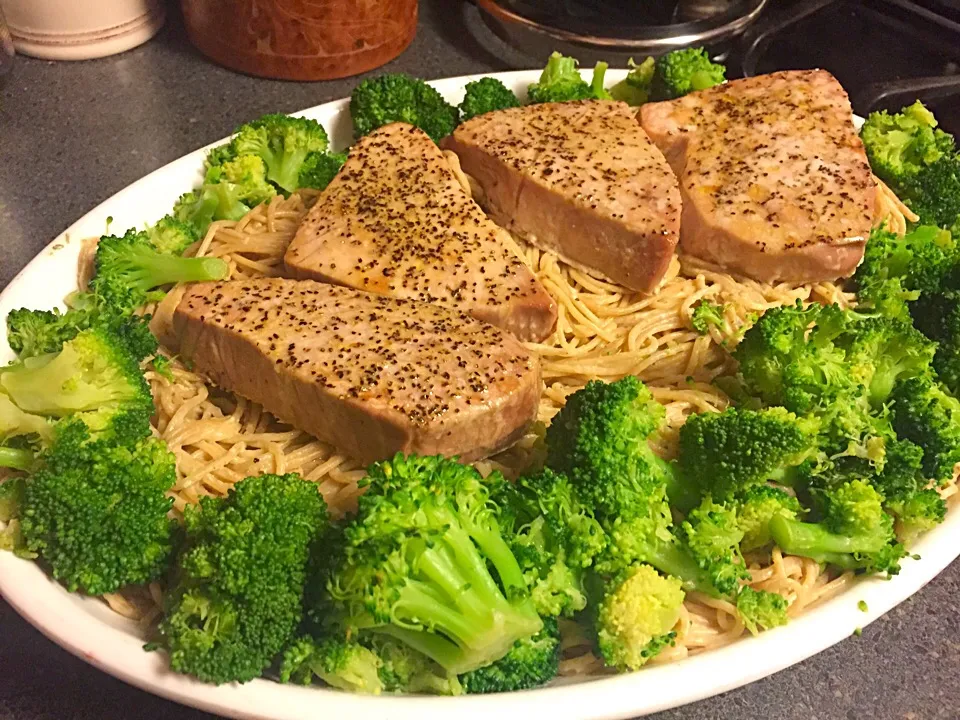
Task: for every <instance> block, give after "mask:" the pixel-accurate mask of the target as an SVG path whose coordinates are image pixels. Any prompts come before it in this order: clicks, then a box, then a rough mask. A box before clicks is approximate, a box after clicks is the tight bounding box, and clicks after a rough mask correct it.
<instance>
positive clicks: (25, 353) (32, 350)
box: [7, 308, 93, 359]
mask: <svg viewBox="0 0 960 720" xmlns="http://www.w3.org/2000/svg"><path fill="white" fill-rule="evenodd" d="M92 321H93V315H92V314H91V313H88V312H75V311H67V312H66V313H64V312H61V311H60V310H59V309H54V310H28V309H27V308H19V309H18V310H11V311H10V312H9V313H8V314H7V340H8V341H9V343H10V348H11V349H12V350H13V351H14V352H15V353H16V354H17V355H18V356H19V357H21V358H24V359H25V358H28V357H34V356H35V355H46V354H47V353H52V352H57V351H58V350H59V349H60V348H61V347H63V344H64V343H65V342H66V341H67V340H70V339H72V338H74V337H76V335H77V333H78V332H80V331H81V330H86V329H87V328H89V327H90V325H91V323H92Z"/></svg>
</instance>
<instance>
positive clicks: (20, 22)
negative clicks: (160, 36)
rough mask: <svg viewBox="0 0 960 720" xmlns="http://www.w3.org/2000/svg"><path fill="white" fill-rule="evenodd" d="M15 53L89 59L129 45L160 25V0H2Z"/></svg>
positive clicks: (162, 7) (162, 15)
mask: <svg viewBox="0 0 960 720" xmlns="http://www.w3.org/2000/svg"><path fill="white" fill-rule="evenodd" d="M0 5H2V7H3V10H4V12H5V13H6V16H7V25H8V26H9V28H10V34H11V35H12V36H13V44H14V47H16V49H17V52H20V53H23V54H24V55H32V56H33V57H38V58H44V59H47V60H88V59H90V58H98V57H105V56H107V55H115V54H116V53H120V52H123V51H124V50H129V49H130V48H133V47H136V46H137V45H140V44H142V43H145V42H146V41H147V40H149V39H150V38H152V37H153V36H154V35H156V34H157V32H158V31H159V30H160V28H161V27H162V26H163V21H164V19H165V16H166V7H165V5H164V0H0Z"/></svg>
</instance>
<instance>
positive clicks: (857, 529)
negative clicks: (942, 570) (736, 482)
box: [770, 480, 905, 575]
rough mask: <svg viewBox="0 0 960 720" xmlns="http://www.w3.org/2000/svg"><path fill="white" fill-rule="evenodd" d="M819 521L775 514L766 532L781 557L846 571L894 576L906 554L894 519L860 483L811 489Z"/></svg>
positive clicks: (879, 499) (873, 492)
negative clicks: (814, 562) (821, 564)
mask: <svg viewBox="0 0 960 720" xmlns="http://www.w3.org/2000/svg"><path fill="white" fill-rule="evenodd" d="M814 498H815V503H816V506H817V510H818V511H819V514H820V516H821V517H822V518H823V519H822V521H821V522H819V523H811V522H803V521H800V520H797V519H792V518H788V517H786V516H785V515H782V514H781V515H775V516H774V517H773V518H771V520H770V534H771V536H772V537H773V539H774V542H775V543H776V544H777V545H778V546H779V547H780V549H781V550H783V551H784V552H785V553H788V554H790V555H801V556H803V557H809V558H812V559H814V560H816V561H818V562H827V563H832V564H834V565H837V566H839V567H841V568H847V569H854V568H859V569H864V570H868V571H871V572H885V573H888V574H890V575H895V574H896V573H897V572H899V570H900V564H899V561H900V560H901V559H902V558H903V556H904V555H905V550H904V548H903V546H902V545H900V544H899V543H898V542H897V541H896V537H895V535H894V526H893V518H892V517H891V516H890V515H888V514H887V513H885V512H884V510H883V497H882V495H880V493H879V492H877V490H876V489H874V488H873V487H872V486H871V485H870V484H868V483H867V482H864V481H863V480H850V481H848V482H844V483H842V484H839V485H836V486H833V487H825V488H818V489H815V491H814Z"/></svg>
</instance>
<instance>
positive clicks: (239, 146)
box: [230, 114, 330, 204]
mask: <svg viewBox="0 0 960 720" xmlns="http://www.w3.org/2000/svg"><path fill="white" fill-rule="evenodd" d="M329 144H330V141H329V138H328V137H327V133H326V131H325V130H324V129H323V126H322V125H321V124H320V123H318V122H317V121H316V120H311V119H309V118H302V117H291V116H289V115H280V114H272V115H264V116H263V117H261V118H258V119H257V120H254V121H253V122H250V123H246V124H245V125H241V126H240V127H239V128H237V131H236V136H235V137H234V138H233V140H232V141H231V143H230V146H231V151H232V152H233V154H234V156H235V157H237V158H240V157H241V156H243V155H255V156H257V157H259V158H261V160H263V163H264V165H265V166H266V177H267V179H268V180H269V181H270V182H272V183H273V184H275V185H276V186H277V187H279V188H280V189H281V190H285V191H286V192H293V191H294V190H296V189H297V188H298V187H299V178H300V171H301V169H302V168H303V163H304V161H305V160H306V159H307V156H308V155H309V154H310V153H314V152H321V153H322V152H325V151H326V149H327V147H328V146H329ZM255 175H256V173H255ZM241 199H243V198H241ZM257 202H260V201H259V200H258V201H257ZM255 204H256V203H255Z"/></svg>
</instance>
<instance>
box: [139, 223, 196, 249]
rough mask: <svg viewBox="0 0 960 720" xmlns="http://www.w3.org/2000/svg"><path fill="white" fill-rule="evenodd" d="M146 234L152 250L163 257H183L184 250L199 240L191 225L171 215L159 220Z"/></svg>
mask: <svg viewBox="0 0 960 720" xmlns="http://www.w3.org/2000/svg"><path fill="white" fill-rule="evenodd" d="M146 232H147V239H148V240H149V241H150V244H151V245H152V246H153V249H154V250H156V251H157V252H158V253H162V254H164V255H183V251H184V250H186V249H187V248H188V247H190V246H191V245H193V244H194V243H195V242H197V240H199V239H200V237H199V236H198V235H197V231H196V229H195V228H194V227H193V225H190V224H188V223H185V222H183V221H182V220H178V219H177V218H175V217H174V216H173V215H166V216H164V217H162V218H160V220H158V221H157V223H156V224H155V225H152V226H151V227H149V228H147V231H146Z"/></svg>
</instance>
